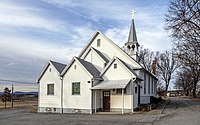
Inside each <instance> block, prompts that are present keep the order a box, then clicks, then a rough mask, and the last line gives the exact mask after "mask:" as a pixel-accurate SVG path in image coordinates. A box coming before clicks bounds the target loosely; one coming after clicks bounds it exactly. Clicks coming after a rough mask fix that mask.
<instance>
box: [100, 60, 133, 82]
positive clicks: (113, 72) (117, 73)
mask: <svg viewBox="0 0 200 125" xmlns="http://www.w3.org/2000/svg"><path fill="white" fill-rule="evenodd" d="M114 64H117V68H116V69H114ZM102 78H103V79H104V80H120V79H132V75H131V74H130V73H129V72H128V71H127V70H126V69H125V67H123V66H122V65H121V64H120V63H118V62H117V61H114V62H113V63H112V64H111V66H110V67H109V69H108V70H107V71H106V72H105V73H104V75H103V76H102Z"/></svg>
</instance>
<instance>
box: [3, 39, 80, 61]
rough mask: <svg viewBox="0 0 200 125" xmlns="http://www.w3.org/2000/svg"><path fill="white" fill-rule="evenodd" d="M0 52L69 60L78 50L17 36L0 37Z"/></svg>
mask: <svg viewBox="0 0 200 125" xmlns="http://www.w3.org/2000/svg"><path fill="white" fill-rule="evenodd" d="M0 45H1V46H0V52H1V54H4V55H6V54H8V56H9V55H10V54H11V55H21V56H24V57H33V58H35V57H37V58H39V59H42V60H45V59H46V60H48V59H49V58H52V59H58V60H62V61H64V60H65V61H69V60H70V59H71V58H72V56H74V55H76V54H77V53H78V52H79V49H78V48H71V47H70V46H68V45H67V43H66V45H61V44H56V43H52V44H51V42H49V43H48V44H47V43H45V42H44V41H38V40H34V39H25V38H18V37H6V36H5V37H3V36H2V37H1V40H0Z"/></svg>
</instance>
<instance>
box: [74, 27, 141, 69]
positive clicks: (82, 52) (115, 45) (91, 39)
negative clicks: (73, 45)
mask: <svg viewBox="0 0 200 125" xmlns="http://www.w3.org/2000/svg"><path fill="white" fill-rule="evenodd" d="M98 34H100V35H101V36H102V37H104V38H105V39H106V40H108V41H109V42H110V43H111V44H112V45H113V46H114V47H115V48H117V49H118V50H120V51H121V52H122V53H123V54H124V55H125V56H127V57H128V58H129V59H130V60H131V61H132V62H134V63H136V64H137V65H138V66H139V67H141V68H143V67H142V66H141V65H140V64H139V63H138V62H137V61H136V60H135V59H133V58H132V57H131V56H130V55H128V54H127V53H126V52H124V51H123V50H122V49H121V48H120V47H119V46H118V45H117V44H115V43H114V42H113V41H112V40H110V39H109V38H108V37H107V36H106V35H104V34H103V33H102V32H100V31H99V30H97V31H96V32H95V34H94V35H93V36H92V37H91V38H90V40H89V42H88V43H87V44H86V46H85V47H84V48H83V50H82V51H81V53H80V54H79V56H78V57H79V58H80V57H81V56H82V55H83V54H84V52H85V51H86V50H87V49H88V47H90V45H91V43H92V41H93V40H94V39H95V38H96V36H97V35H98Z"/></svg>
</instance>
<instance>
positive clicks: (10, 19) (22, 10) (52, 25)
mask: <svg viewBox="0 0 200 125" xmlns="http://www.w3.org/2000/svg"><path fill="white" fill-rule="evenodd" d="M43 11H44V10H42V9H38V8H27V7H23V6H19V5H15V4H14V3H12V4H11V3H4V2H3V3H1V4H0V12H1V13H0V26H14V27H32V28H39V29H43V30H48V31H54V32H57V31H59V32H63V31H64V30H65V29H64V28H63V27H64V26H63V25H65V24H66V23H67V22H65V23H63V22H61V21H59V20H54V19H48V18H45V17H42V16H40V15H39V13H41V12H43ZM34 12H35V13H34Z"/></svg>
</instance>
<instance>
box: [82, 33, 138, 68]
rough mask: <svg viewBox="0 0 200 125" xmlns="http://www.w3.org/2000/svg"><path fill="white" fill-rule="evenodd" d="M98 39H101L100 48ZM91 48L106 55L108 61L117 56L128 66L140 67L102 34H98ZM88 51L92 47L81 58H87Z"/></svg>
mask: <svg viewBox="0 0 200 125" xmlns="http://www.w3.org/2000/svg"><path fill="white" fill-rule="evenodd" d="M97 39H101V46H100V47H97ZM90 46H92V47H93V48H95V49H97V50H99V51H100V52H102V53H104V55H105V56H106V58H107V59H108V60H111V59H112V58H113V57H114V56H116V57H118V58H120V59H121V60H123V61H124V62H126V63H127V64H130V65H132V66H133V67H138V64H137V63H136V62H133V61H131V59H130V58H129V57H127V55H125V54H124V53H123V52H122V51H121V50H119V49H117V48H116V47H115V46H114V45H113V44H112V43H111V42H109V41H108V40H107V39H105V37H103V36H102V35H101V34H98V35H97V36H96V38H95V39H94V40H93V41H92V43H91V45H90ZM88 49H90V47H88V48H87V50H86V51H85V53H84V54H83V55H82V56H81V58H82V57H84V56H85V54H86V52H87V51H88Z"/></svg>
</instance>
